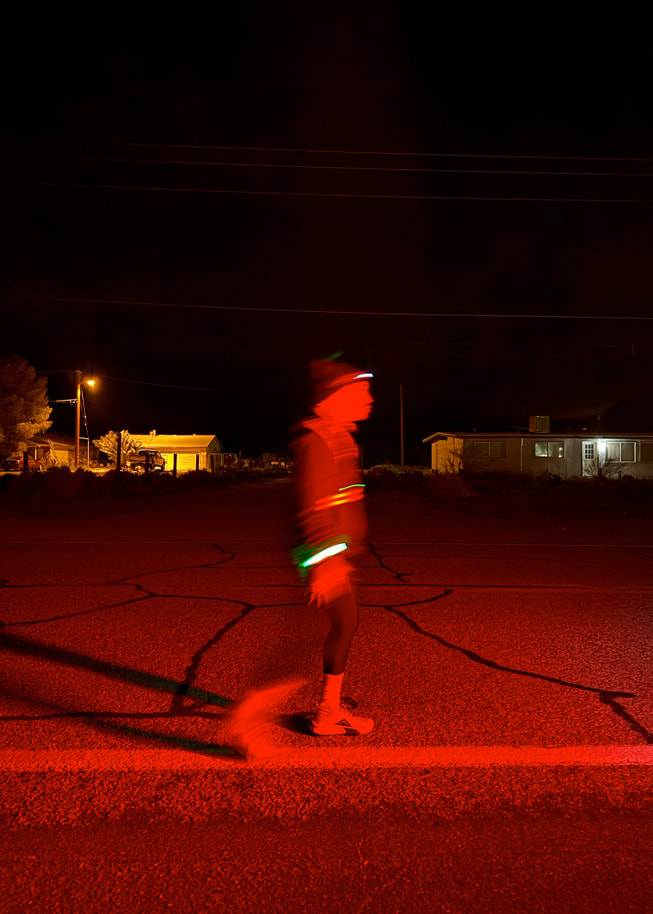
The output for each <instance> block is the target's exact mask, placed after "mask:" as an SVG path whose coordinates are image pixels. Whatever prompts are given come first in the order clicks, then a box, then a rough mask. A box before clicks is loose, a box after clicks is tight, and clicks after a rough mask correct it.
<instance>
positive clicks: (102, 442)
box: [93, 430, 142, 466]
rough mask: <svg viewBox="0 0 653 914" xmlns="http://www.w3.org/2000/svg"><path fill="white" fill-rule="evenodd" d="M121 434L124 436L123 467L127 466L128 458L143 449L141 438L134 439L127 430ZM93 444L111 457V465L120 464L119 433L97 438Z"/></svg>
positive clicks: (109, 433) (110, 433) (108, 433)
mask: <svg viewBox="0 0 653 914" xmlns="http://www.w3.org/2000/svg"><path fill="white" fill-rule="evenodd" d="M120 434H121V436H122V460H121V465H122V466H125V464H126V463H127V458H128V457H129V456H131V454H135V453H136V452H137V451H138V450H139V448H141V447H142V442H141V441H140V439H139V438H133V437H132V436H131V435H130V434H129V432H128V431H126V430H123V431H122V432H120ZM93 444H94V445H95V446H96V448H99V450H101V451H102V453H103V454H107V455H108V456H109V460H110V461H111V463H117V462H118V432H107V433H106V435H102V437H101V438H96V439H95V440H94V441H93Z"/></svg>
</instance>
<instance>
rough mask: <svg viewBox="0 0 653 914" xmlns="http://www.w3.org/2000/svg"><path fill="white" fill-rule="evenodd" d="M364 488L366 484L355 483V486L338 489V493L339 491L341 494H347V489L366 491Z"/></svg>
mask: <svg viewBox="0 0 653 914" xmlns="http://www.w3.org/2000/svg"><path fill="white" fill-rule="evenodd" d="M364 488H365V483H364V482H355V483H353V485H351V486H340V488H339V489H338V491H339V492H346V491H347V489H364Z"/></svg>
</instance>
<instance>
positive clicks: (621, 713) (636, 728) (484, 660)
mask: <svg viewBox="0 0 653 914" xmlns="http://www.w3.org/2000/svg"><path fill="white" fill-rule="evenodd" d="M451 593H452V591H449V592H447V591H445V592H444V593H441V594H439V595H438V596H436V597H433V598H432V600H440V599H442V598H443V597H445V596H449V595H450V594H451ZM427 602H432V601H428V600H414V601H412V602H408V603H399V604H397V606H389V605H383V604H371V603H368V604H366V605H367V606H376V607H377V608H379V609H385V610H386V611H387V612H390V613H394V614H395V615H396V616H399V617H400V618H402V619H403V620H404V622H406V624H407V625H409V626H410V628H412V629H413V630H414V631H416V632H417V633H418V634H420V635H423V636H424V637H426V638H431V639H432V640H433V641H437V642H438V644H441V645H442V646H443V647H445V648H447V650H451V651H455V652H457V653H459V654H462V655H463V656H464V657H466V658H467V659H468V660H471V661H472V663H477V664H480V665H482V666H484V667H487V668H488V669H490V670H493V671H496V672H501V673H510V674H511V675H514V676H524V677H527V678H529V679H536V680H540V681H542V682H549V683H552V684H554V685H559V686H563V687H565V688H568V689H576V690H578V691H582V692H589V693H591V694H593V695H596V696H597V697H598V699H599V701H601V702H602V703H603V704H605V705H607V706H608V707H609V708H610V709H611V710H612V711H613V713H615V714H616V715H617V716H618V717H620V718H621V719H622V720H624V721H626V723H628V725H629V727H630V729H631V730H633V732H635V733H637V735H638V736H640V737H642V738H643V739H644V740H645V742H646V743H648V744H649V745H653V734H652V733H650V732H649V731H648V730H647V729H646V728H645V727H644V726H643V725H642V724H640V723H639V721H637V720H636V719H635V718H634V717H633V716H632V715H631V714H630V713H629V712H628V711H626V709H625V708H624V707H623V705H621V704H619V702H617V701H616V699H617V698H636V694H635V693H634V692H623V691H615V690H611V689H599V688H596V687H595V686H587V685H583V684H582V683H579V682H569V681H568V680H565V679H559V678H558V677H555V676H547V675H546V674H545V673H536V672H534V671H533V670H520V669H517V668H516V667H510V666H506V665H505V664H502V663H497V662H496V661H495V660H490V659H489V658H488V657H482V656H481V655H480V654H477V653H476V651H471V650H469V648H465V647H462V646H461V645H459V644H454V643H453V642H451V641H447V640H446V638H443V637H442V636H441V635H436V634H435V632H428V631H426V630H425V629H423V628H422V627H421V626H420V625H419V623H418V622H416V621H415V620H414V619H412V618H411V617H410V616H409V615H408V614H407V613H405V612H402V610H401V609H400V608H399V607H402V606H414V605H416V604H417V603H427Z"/></svg>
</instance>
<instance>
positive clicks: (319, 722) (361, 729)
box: [309, 705, 374, 736]
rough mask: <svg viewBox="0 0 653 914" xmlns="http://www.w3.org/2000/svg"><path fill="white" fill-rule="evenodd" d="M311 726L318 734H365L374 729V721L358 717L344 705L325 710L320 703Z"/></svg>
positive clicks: (310, 722) (310, 723)
mask: <svg viewBox="0 0 653 914" xmlns="http://www.w3.org/2000/svg"><path fill="white" fill-rule="evenodd" d="M309 727H310V729H311V731H312V732H313V733H314V734H315V735H316V736H365V735H366V734H367V733H371V732H372V730H373V729H374V721H373V720H372V719H371V718H369V717H356V715H354V714H352V713H351V711H350V709H349V708H347V707H345V706H344V705H340V707H339V708H336V710H335V711H324V710H323V709H322V708H320V706H319V705H318V707H317V710H316V712H315V714H314V715H313V718H312V719H311V720H310V721H309Z"/></svg>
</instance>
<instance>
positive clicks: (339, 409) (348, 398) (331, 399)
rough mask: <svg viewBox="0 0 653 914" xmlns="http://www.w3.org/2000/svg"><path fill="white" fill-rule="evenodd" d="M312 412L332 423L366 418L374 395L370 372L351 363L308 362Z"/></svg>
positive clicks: (324, 360)
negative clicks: (310, 379)
mask: <svg viewBox="0 0 653 914" xmlns="http://www.w3.org/2000/svg"><path fill="white" fill-rule="evenodd" d="M311 377H312V380H313V403H314V409H315V412H316V413H318V415H320V416H323V417H324V418H326V419H333V420H335V421H336V422H342V423H353V422H362V421H363V420H364V419H367V418H369V415H370V413H371V411H372V403H373V402H374V398H373V397H372V392H371V390H370V383H369V381H370V378H371V377H372V375H371V373H370V372H366V371H359V370H358V369H356V368H354V367H353V366H352V365H346V364H344V363H343V362H335V361H332V360H330V359H320V360H317V361H315V362H311Z"/></svg>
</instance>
